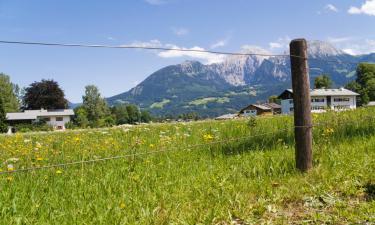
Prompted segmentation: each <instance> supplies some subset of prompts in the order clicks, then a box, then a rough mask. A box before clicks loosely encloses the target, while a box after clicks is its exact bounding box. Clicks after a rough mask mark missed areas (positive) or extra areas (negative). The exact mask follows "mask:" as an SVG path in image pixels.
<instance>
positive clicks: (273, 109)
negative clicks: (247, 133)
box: [239, 103, 281, 117]
mask: <svg viewBox="0 0 375 225" xmlns="http://www.w3.org/2000/svg"><path fill="white" fill-rule="evenodd" d="M280 113H281V106H280V105H278V104H276V103H263V104H251V105H248V106H246V107H245V108H243V109H241V110H240V112H239V116H245V117H246V116H267V115H275V114H280Z"/></svg>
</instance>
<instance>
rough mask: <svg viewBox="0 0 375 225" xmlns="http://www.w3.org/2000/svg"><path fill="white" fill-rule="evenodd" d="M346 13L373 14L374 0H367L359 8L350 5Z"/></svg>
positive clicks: (374, 9)
mask: <svg viewBox="0 0 375 225" xmlns="http://www.w3.org/2000/svg"><path fill="white" fill-rule="evenodd" d="M348 13H349V14H366V15H370V16H375V0H367V1H366V2H365V3H364V4H362V6H361V7H360V8H358V7H355V6H351V7H350V8H349V10H348Z"/></svg>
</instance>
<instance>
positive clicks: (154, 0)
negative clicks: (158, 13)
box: [145, 0, 167, 5]
mask: <svg viewBox="0 0 375 225" xmlns="http://www.w3.org/2000/svg"><path fill="white" fill-rule="evenodd" d="M145 1H146V2H147V3H148V4H151V5H162V4H165V3H167V2H166V1H165V0H145Z"/></svg>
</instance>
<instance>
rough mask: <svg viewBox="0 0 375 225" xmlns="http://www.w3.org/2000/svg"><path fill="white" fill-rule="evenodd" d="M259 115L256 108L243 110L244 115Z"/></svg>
mask: <svg viewBox="0 0 375 225" xmlns="http://www.w3.org/2000/svg"><path fill="white" fill-rule="evenodd" d="M256 115H257V111H256V110H255V109H254V110H252V109H248V110H245V111H244V112H243V116H256Z"/></svg>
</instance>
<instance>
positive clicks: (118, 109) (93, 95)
mask: <svg viewBox="0 0 375 225" xmlns="http://www.w3.org/2000/svg"><path fill="white" fill-rule="evenodd" d="M85 89H86V90H85V95H84V96H83V97H82V100H83V104H82V105H81V106H79V107H77V108H75V115H76V116H75V119H74V123H75V124H76V125H77V126H79V127H107V126H113V125H121V124H135V123H139V122H143V123H148V122H150V121H151V119H152V118H151V115H150V113H149V112H147V111H141V110H139V108H138V107H137V106H135V105H131V104H119V105H115V106H113V107H109V106H108V104H107V102H106V100H105V99H104V98H103V97H102V96H101V94H100V92H99V89H98V88H97V87H96V86H94V85H88V86H86V88H85Z"/></svg>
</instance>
